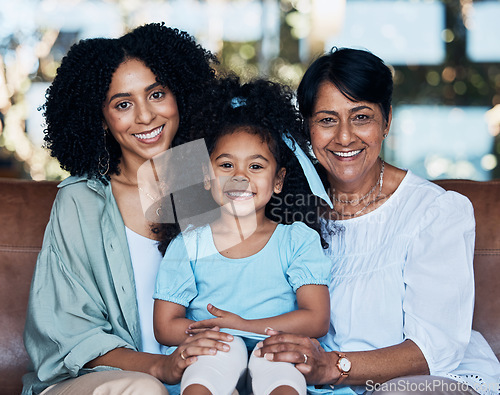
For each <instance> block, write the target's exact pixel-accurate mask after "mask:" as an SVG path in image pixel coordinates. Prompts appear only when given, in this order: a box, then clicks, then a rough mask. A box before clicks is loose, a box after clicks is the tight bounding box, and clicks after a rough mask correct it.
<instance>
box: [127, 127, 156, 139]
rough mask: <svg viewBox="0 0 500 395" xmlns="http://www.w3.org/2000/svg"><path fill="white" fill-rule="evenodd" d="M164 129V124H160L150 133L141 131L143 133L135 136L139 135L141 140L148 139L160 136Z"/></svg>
mask: <svg viewBox="0 0 500 395" xmlns="http://www.w3.org/2000/svg"><path fill="white" fill-rule="evenodd" d="M162 130H163V126H160V127H159V128H157V129H155V130H153V131H152V132H149V133H141V134H134V136H135V137H137V138H138V139H140V140H147V139H152V138H155V137H156V136H158V135H159V134H160V133H161V131H162Z"/></svg>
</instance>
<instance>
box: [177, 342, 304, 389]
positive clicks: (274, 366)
mask: <svg viewBox="0 0 500 395" xmlns="http://www.w3.org/2000/svg"><path fill="white" fill-rule="evenodd" d="M228 344H229V346H230V347H231V349H230V350H229V351H228V352H218V353H217V354H216V355H201V356H199V357H198V360H197V361H196V362H195V363H194V364H192V365H190V366H188V367H187V369H186V370H185V371H184V374H183V376H182V381H181V394H182V393H183V392H184V390H185V389H186V388H187V387H188V386H189V385H192V384H200V385H203V386H204V387H206V388H207V389H208V390H209V391H210V392H211V393H212V394H213V395H229V394H231V393H232V392H233V391H234V389H235V388H236V386H237V384H238V382H242V381H243V380H245V376H246V374H247V367H248V379H249V380H251V383H252V384H251V385H252V392H253V394H254V395H268V394H270V393H271V391H273V390H274V389H275V388H277V387H279V386H282V385H286V386H290V387H292V388H294V389H295V390H296V391H297V392H298V393H299V395H305V394H306V392H307V391H306V380H305V378H304V376H303V375H302V373H300V372H299V371H298V370H297V369H296V368H295V366H294V365H293V364H291V363H288V362H271V361H268V360H267V359H265V358H258V357H256V356H254V355H253V352H252V354H251V355H250V360H249V359H248V351H247V347H246V345H245V342H244V341H243V339H242V338H241V337H238V336H235V337H234V340H233V341H232V342H230V343H228ZM240 380H241V381H240Z"/></svg>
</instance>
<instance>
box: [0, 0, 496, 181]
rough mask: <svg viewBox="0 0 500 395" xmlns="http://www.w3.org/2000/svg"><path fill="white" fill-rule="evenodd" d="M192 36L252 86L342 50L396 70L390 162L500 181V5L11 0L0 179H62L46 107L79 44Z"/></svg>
mask: <svg viewBox="0 0 500 395" xmlns="http://www.w3.org/2000/svg"><path fill="white" fill-rule="evenodd" d="M161 21H165V22H166V24H167V25H169V26H172V27H178V28H180V29H182V30H186V31H187V32H189V33H190V34H192V35H193V36H195V37H196V39H197V40H198V42H200V43H201V44H202V45H203V46H205V47H206V48H207V49H210V50H211V51H213V52H214V53H216V54H217V55H218V57H219V59H220V60H221V67H222V69H226V70H227V69H231V70H233V71H235V72H236V73H237V74H239V75H240V76H241V77H242V79H243V80H248V79H251V78H253V77H257V76H261V77H268V78H270V79H272V80H274V81H279V82H282V83H285V84H288V85H290V86H291V87H292V88H294V89H295V88H296V87H297V85H298V83H299V81H300V78H301V76H302V74H303V73H304V71H305V69H306V68H307V66H308V65H309V64H310V63H311V62H312V60H314V59H315V58H316V57H317V56H318V55H319V54H321V53H322V52H323V51H327V50H329V49H330V48H331V47H332V46H337V47H342V46H349V47H355V48H363V49H368V50H370V51H371V52H373V53H374V54H376V55H378V56H380V57H381V58H382V59H383V60H385V61H386V63H387V64H389V65H390V67H391V68H392V69H393V72H394V80H395V90H394V101H393V111H394V120H393V125H392V128H391V133H390V135H389V138H388V139H387V140H386V142H385V146H384V151H383V155H384V157H385V159H386V160H388V161H389V162H391V163H393V164H395V165H397V166H400V167H402V168H406V169H411V170H412V171H413V172H415V173H416V174H418V175H420V176H422V177H425V178H428V179H439V178H469V179H474V180H488V179H492V178H500V164H499V160H500V22H499V21H500V1H499V0H484V1H479V0H475V1H472V0H233V1H228V0H0V112H1V115H0V117H1V119H0V121H1V122H0V177H14V178H31V179H35V180H43V179H49V180H59V179H62V178H65V177H66V176H67V174H65V173H64V172H63V171H62V170H61V169H60V168H59V165H58V163H57V161H55V160H54V159H53V158H50V156H49V155H48V153H47V151H46V150H45V149H44V148H43V118H42V116H41V113H40V111H38V107H39V106H40V105H42V104H43V102H44V92H45V90H46V89H47V87H48V85H49V84H50V82H51V81H52V79H53V78H54V75H55V73H56V70H57V68H58V66H59V65H60V62H61V60H62V58H63V56H64V55H65V53H66V52H67V51H68V50H69V48H70V46H71V45H72V44H73V43H75V42H76V41H78V40H80V39H82V38H90V37H117V36H120V35H122V34H123V33H125V32H127V31H128V30H130V29H132V28H134V27H136V26H138V25H142V24H144V23H148V22H161Z"/></svg>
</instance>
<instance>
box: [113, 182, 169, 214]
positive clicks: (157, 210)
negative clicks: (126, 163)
mask: <svg viewBox="0 0 500 395" xmlns="http://www.w3.org/2000/svg"><path fill="white" fill-rule="evenodd" d="M122 174H123V176H124V177H125V178H126V179H127V180H128V182H129V183H130V184H131V185H132V186H135V187H136V188H137V189H138V190H139V192H142V193H143V194H145V195H146V196H147V197H148V198H149V199H151V200H152V201H153V202H155V203H156V202H157V201H159V198H155V197H154V196H153V195H151V194H150V193H149V192H147V191H145V190H144V189H142V188H141V187H140V186H139V183H137V184H135V183H133V182H132V180H131V179H130V178H129V177H128V176H127V175H126V174H125V173H124V172H122ZM155 213H156V216H157V217H159V216H160V213H161V205H160V206H158V207H157V208H156V211H155Z"/></svg>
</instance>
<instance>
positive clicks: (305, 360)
mask: <svg viewBox="0 0 500 395" xmlns="http://www.w3.org/2000/svg"><path fill="white" fill-rule="evenodd" d="M302 363H304V364H306V363H307V354H304V362H302Z"/></svg>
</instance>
